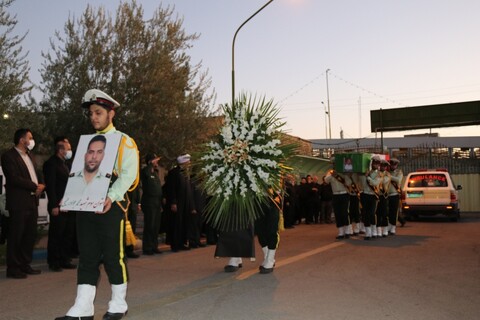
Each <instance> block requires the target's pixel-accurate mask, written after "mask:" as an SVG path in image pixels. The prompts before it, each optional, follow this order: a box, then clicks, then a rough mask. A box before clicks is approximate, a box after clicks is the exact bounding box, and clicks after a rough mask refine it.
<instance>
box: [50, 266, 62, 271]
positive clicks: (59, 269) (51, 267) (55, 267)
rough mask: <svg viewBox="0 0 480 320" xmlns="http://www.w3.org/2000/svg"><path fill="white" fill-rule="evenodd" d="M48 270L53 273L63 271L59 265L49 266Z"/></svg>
mask: <svg viewBox="0 0 480 320" xmlns="http://www.w3.org/2000/svg"><path fill="white" fill-rule="evenodd" d="M48 269H50V271H53V272H61V271H62V270H63V269H62V267H60V266H59V265H58V264H51V265H49V266H48Z"/></svg>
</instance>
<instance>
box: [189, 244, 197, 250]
mask: <svg viewBox="0 0 480 320" xmlns="http://www.w3.org/2000/svg"><path fill="white" fill-rule="evenodd" d="M188 247H189V248H190V249H197V248H198V244H190V245H189V246H188Z"/></svg>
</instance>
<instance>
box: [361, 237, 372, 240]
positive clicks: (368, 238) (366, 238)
mask: <svg viewBox="0 0 480 320" xmlns="http://www.w3.org/2000/svg"><path fill="white" fill-rule="evenodd" d="M371 239H372V237H364V238H363V240H371Z"/></svg>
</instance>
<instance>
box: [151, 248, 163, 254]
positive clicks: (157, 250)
mask: <svg viewBox="0 0 480 320" xmlns="http://www.w3.org/2000/svg"><path fill="white" fill-rule="evenodd" d="M153 253H156V254H162V253H163V252H162V251H160V250H159V249H154V250H153Z"/></svg>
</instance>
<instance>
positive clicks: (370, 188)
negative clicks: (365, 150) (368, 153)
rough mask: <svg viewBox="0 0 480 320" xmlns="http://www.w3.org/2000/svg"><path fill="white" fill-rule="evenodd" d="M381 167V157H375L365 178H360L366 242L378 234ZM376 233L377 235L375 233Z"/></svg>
mask: <svg viewBox="0 0 480 320" xmlns="http://www.w3.org/2000/svg"><path fill="white" fill-rule="evenodd" d="M379 165H380V157H378V156H373V157H372V159H371V165H370V166H371V169H370V170H368V171H367V172H366V173H365V175H364V176H360V177H359V178H360V181H361V185H362V186H361V188H362V190H363V192H362V194H361V195H360V199H361V203H362V207H363V209H364V213H365V217H364V221H363V223H364V225H365V238H364V239H365V240H370V239H371V238H372V236H374V235H375V236H376V234H377V232H376V231H377V230H376V228H377V226H376V224H377V223H376V218H375V211H376V210H377V204H378V199H379V194H378V186H379V184H380V183H381V179H380V175H379V174H378V170H377V168H378V166H379ZM374 231H375V233H374Z"/></svg>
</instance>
